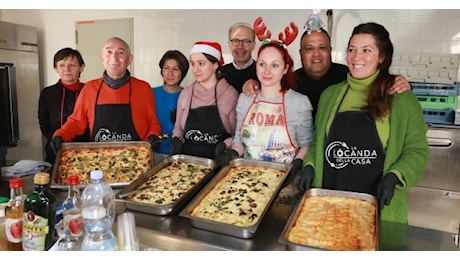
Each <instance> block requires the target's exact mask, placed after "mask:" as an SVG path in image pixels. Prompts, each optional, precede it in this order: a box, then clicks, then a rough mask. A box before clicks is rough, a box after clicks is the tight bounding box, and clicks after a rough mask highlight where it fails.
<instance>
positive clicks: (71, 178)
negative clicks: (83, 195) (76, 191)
mask: <svg viewBox="0 0 460 260" xmlns="http://www.w3.org/2000/svg"><path fill="white" fill-rule="evenodd" d="M79 182H80V180H79V179H78V176H77V175H69V176H67V183H68V184H69V185H72V186H74V185H78V183H79Z"/></svg>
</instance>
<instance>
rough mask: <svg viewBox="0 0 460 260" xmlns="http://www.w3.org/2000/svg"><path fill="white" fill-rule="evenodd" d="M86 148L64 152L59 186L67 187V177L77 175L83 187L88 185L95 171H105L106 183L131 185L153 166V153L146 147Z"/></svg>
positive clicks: (70, 148)
mask: <svg viewBox="0 0 460 260" xmlns="http://www.w3.org/2000/svg"><path fill="white" fill-rule="evenodd" d="M97 145H98V146H94V147H91V146H89V145H88V146H87V147H78V146H77V147H72V146H70V147H68V148H63V149H62V151H61V154H60V158H59V165H58V166H57V169H56V174H57V178H56V182H57V184H59V185H67V176H69V175H78V177H79V180H80V184H88V183H89V181H90V178H89V173H90V172H91V171H92V170H102V171H103V174H104V181H105V182H107V183H109V184H111V183H130V182H132V181H133V180H135V179H136V178H137V177H138V176H139V175H140V174H142V173H144V172H146V171H148V170H149V169H150V168H151V166H152V158H151V157H152V151H151V149H150V147H148V146H143V145H125V146H122V145H120V146H110V145H109V146H107V147H100V145H101V144H99V143H98V144H97Z"/></svg>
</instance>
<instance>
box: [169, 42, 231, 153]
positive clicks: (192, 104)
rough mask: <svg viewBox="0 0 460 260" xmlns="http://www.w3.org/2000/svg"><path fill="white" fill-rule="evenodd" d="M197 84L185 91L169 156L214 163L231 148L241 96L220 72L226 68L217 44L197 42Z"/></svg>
mask: <svg viewBox="0 0 460 260" xmlns="http://www.w3.org/2000/svg"><path fill="white" fill-rule="evenodd" d="M190 64H191V66H192V73H193V75H194V77H195V82H193V83H192V84H191V85H189V86H187V87H185V88H184V90H182V92H181V94H180V96H179V100H178V101H177V116H176V123H175V125H174V130H173V140H172V142H171V151H170V154H171V155H173V154H179V153H180V154H187V155H193V156H199V157H206V158H209V159H214V158H215V157H216V155H218V154H220V153H221V152H223V151H224V150H225V149H226V148H227V147H230V145H231V144H232V140H233V134H234V133H235V126H236V110H235V108H236V102H237V100H238V92H237V91H236V90H235V88H234V87H233V86H231V85H230V84H229V83H228V82H227V81H226V80H225V79H224V78H223V75H222V73H221V71H220V69H221V66H222V65H223V64H224V59H223V57H222V47H221V45H220V44H219V43H217V42H205V41H199V42H196V43H195V44H194V45H193V47H192V49H191V51H190Z"/></svg>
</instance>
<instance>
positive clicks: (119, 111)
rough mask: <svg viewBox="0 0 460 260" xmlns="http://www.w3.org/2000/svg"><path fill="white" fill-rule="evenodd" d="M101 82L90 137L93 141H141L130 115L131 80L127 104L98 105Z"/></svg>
mask: <svg viewBox="0 0 460 260" xmlns="http://www.w3.org/2000/svg"><path fill="white" fill-rule="evenodd" d="M103 82H104V81H102V82H101V85H100V86H99V89H98V91H97V95H96V105H95V111H94V126H93V133H92V136H91V139H92V140H94V141H95V142H122V141H141V138H139V135H138V134H137V131H136V128H135V127H134V123H133V117H132V115H131V88H132V86H131V80H130V81H129V102H128V104H104V105H98V104H97V100H98V98H99V92H100V91H101V88H102V84H103Z"/></svg>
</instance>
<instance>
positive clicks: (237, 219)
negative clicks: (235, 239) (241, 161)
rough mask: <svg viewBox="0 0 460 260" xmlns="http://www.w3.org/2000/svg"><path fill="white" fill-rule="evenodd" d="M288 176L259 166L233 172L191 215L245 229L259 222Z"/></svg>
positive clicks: (244, 167)
mask: <svg viewBox="0 0 460 260" xmlns="http://www.w3.org/2000/svg"><path fill="white" fill-rule="evenodd" d="M285 174H286V173H285V172H283V171H281V170H277V169H271V168H265V167H258V166H236V167H232V168H230V170H229V171H228V172H227V174H226V175H225V177H223V178H222V179H221V180H220V181H219V182H218V183H217V185H216V186H215V187H214V188H213V189H212V190H211V191H210V192H209V193H208V194H207V195H206V196H205V197H204V198H203V199H202V200H201V201H200V203H199V204H198V205H197V206H196V207H195V208H194V209H193V210H192V212H191V213H190V214H191V215H192V216H194V217H199V218H203V219H208V220H212V221H217V222H223V223H227V224H232V225H236V226H241V227H247V226H251V225H253V224H255V223H257V221H258V220H259V218H260V217H261V214H262V213H263V211H264V209H265V207H266V206H267V204H268V202H269V200H270V199H271V198H272V196H273V194H274V193H275V192H276V191H277V188H278V186H279V184H280V182H281V181H282V180H283V177H284V175H285Z"/></svg>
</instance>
